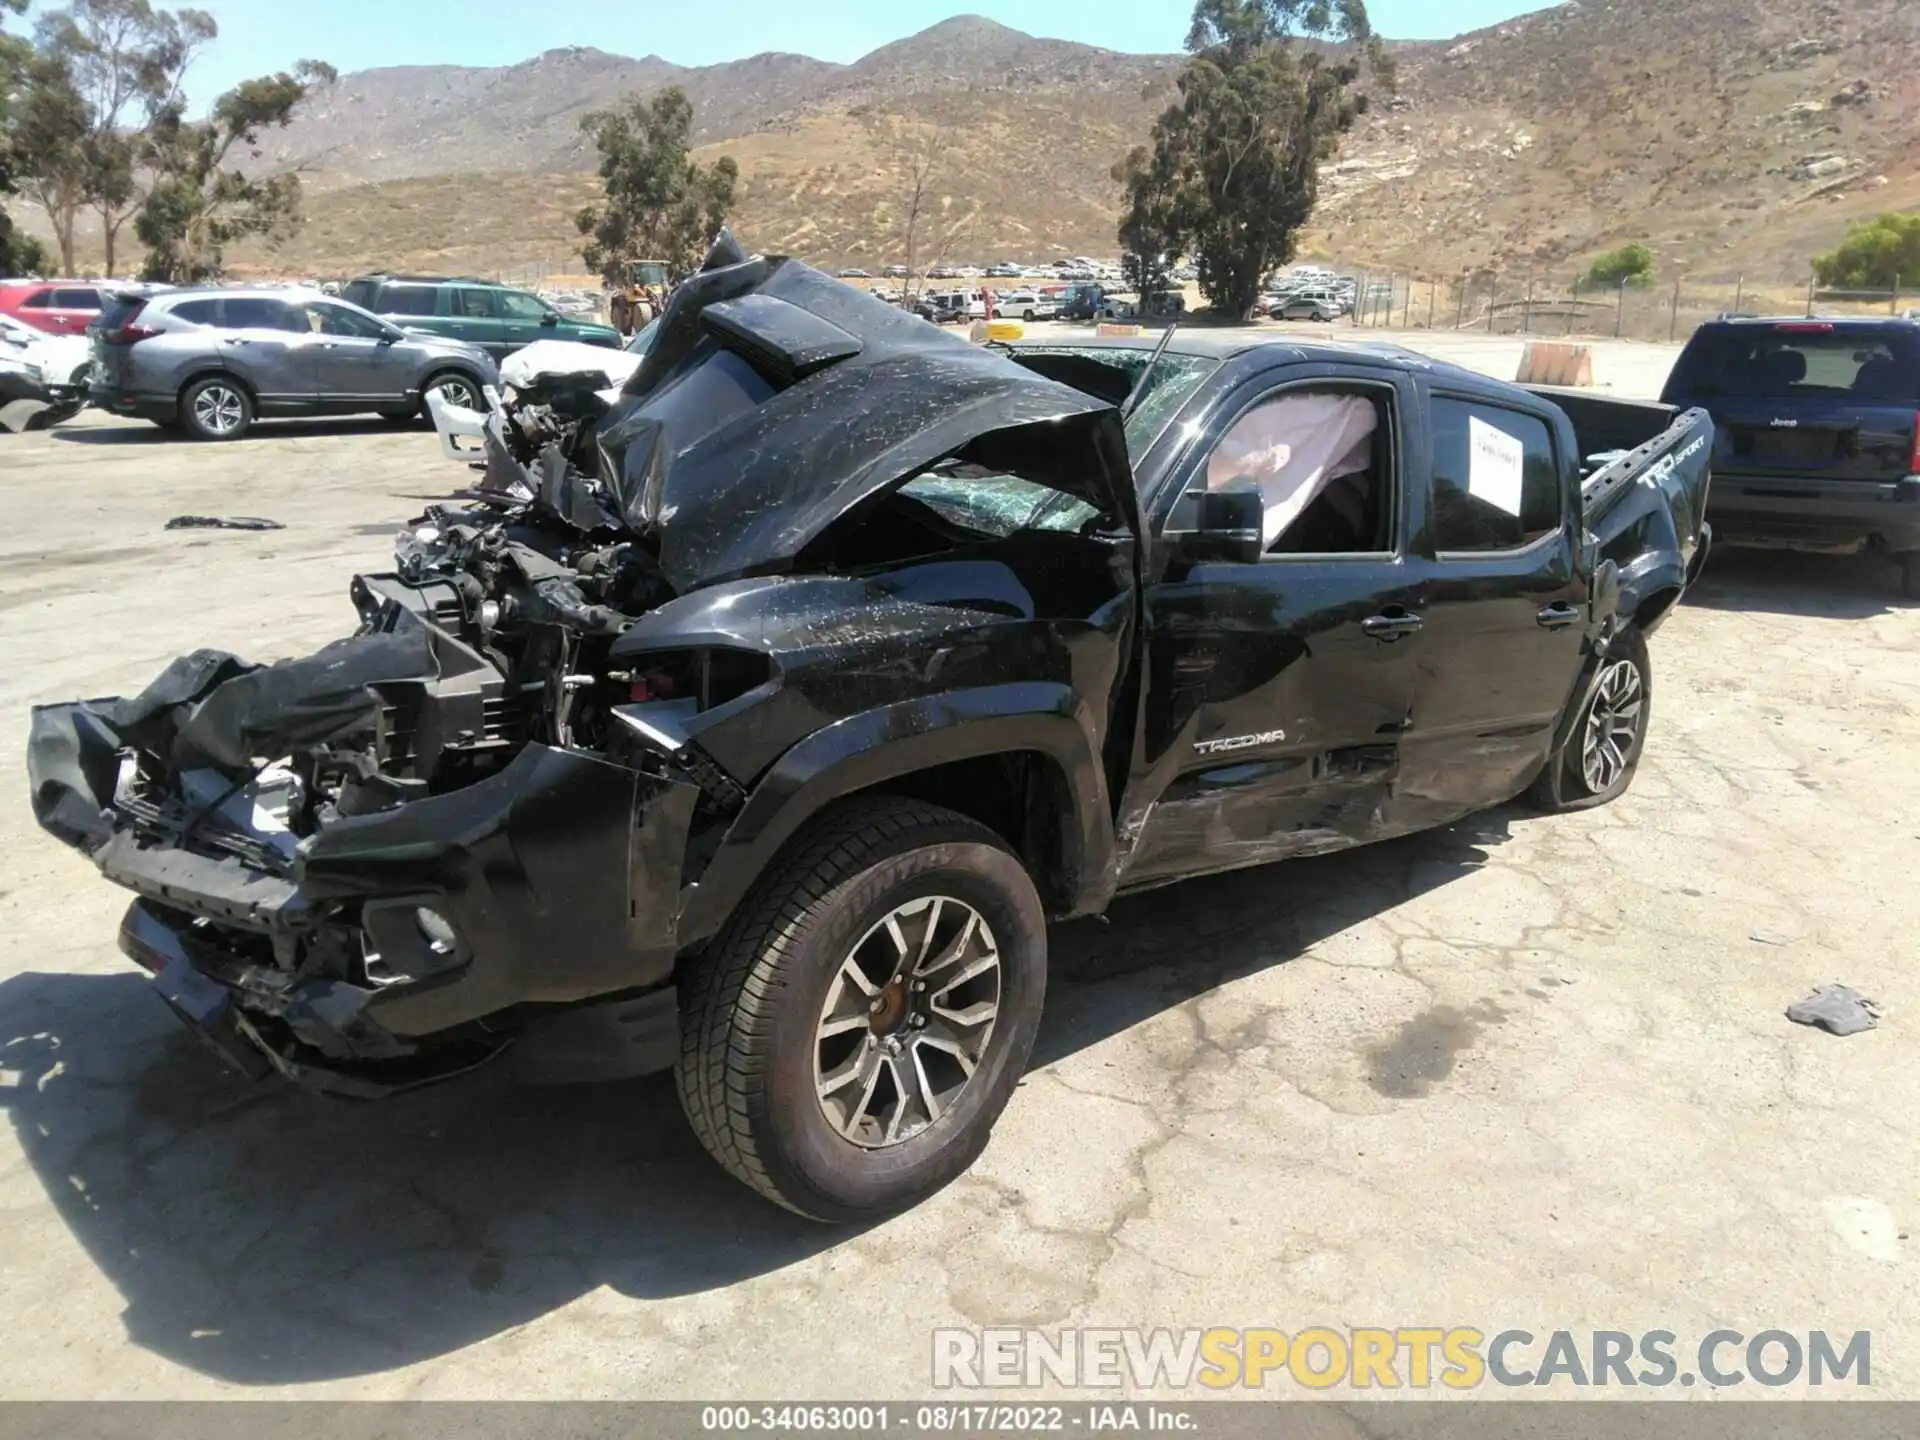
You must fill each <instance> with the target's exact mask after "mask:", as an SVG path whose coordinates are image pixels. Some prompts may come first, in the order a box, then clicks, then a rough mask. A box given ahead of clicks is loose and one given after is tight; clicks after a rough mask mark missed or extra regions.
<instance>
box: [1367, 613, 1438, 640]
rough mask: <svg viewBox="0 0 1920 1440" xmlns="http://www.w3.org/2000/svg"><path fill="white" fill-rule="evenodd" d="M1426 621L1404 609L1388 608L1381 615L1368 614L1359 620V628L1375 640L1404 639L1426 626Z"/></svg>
mask: <svg viewBox="0 0 1920 1440" xmlns="http://www.w3.org/2000/svg"><path fill="white" fill-rule="evenodd" d="M1426 623H1427V622H1426V621H1424V620H1422V619H1421V618H1420V617H1419V616H1418V615H1414V614H1412V613H1410V612H1408V611H1406V610H1400V609H1394V610H1389V611H1387V612H1386V613H1385V614H1383V615H1369V616H1368V617H1367V618H1366V619H1365V620H1362V621H1361V622H1360V629H1361V630H1362V631H1363V632H1364V633H1366V634H1368V635H1371V636H1372V637H1373V638H1374V639H1376V640H1387V641H1393V640H1404V639H1406V638H1407V636H1409V635H1417V634H1418V633H1419V632H1420V631H1421V630H1422V629H1424V628H1425V626H1426Z"/></svg>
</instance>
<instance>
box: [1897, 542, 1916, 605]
mask: <svg viewBox="0 0 1920 1440" xmlns="http://www.w3.org/2000/svg"><path fill="white" fill-rule="evenodd" d="M1900 593H1901V594H1902V595H1904V596H1906V598H1907V599H1909V600H1920V550H1909V551H1907V552H1906V554H1904V555H1902V556H1901V557H1900Z"/></svg>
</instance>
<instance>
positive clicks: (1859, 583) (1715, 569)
mask: <svg viewBox="0 0 1920 1440" xmlns="http://www.w3.org/2000/svg"><path fill="white" fill-rule="evenodd" d="M1687 604H1689V605H1698V606H1703V607H1705V608H1706V609H1709V610H1738V611H1742V612H1746V613H1759V614H1770V615H1805V616H1810V617H1814V618H1818V619H1828V620H1866V619H1869V618H1871V617H1872V616H1875V615H1884V614H1886V613H1887V612H1888V611H1889V610H1898V609H1901V608H1903V607H1905V606H1908V605H1915V604H1920V602H1916V601H1910V600H1906V599H1904V598H1902V596H1901V594H1900V567H1899V566H1897V565H1895V564H1894V563H1893V562H1892V561H1891V560H1889V559H1888V558H1887V557H1886V556H1884V555H1875V554H1871V553H1868V554H1863V555H1801V554H1796V553H1794V552H1792V551H1785V550H1738V549H1735V548H1733V547H1732V546H1720V547H1717V548H1716V549H1715V550H1714V552H1713V554H1712V555H1711V556H1710V557H1708V560H1707V568H1706V569H1705V571H1703V572H1702V573H1701V576H1700V579H1699V580H1698V582H1696V583H1695V584H1694V586H1693V587H1692V588H1691V589H1690V590H1688V591H1687Z"/></svg>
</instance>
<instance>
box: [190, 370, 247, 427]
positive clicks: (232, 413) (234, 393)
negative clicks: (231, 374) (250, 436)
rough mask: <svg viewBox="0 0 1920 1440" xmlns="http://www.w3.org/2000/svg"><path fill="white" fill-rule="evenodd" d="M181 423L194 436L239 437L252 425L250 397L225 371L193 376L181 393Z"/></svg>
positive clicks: (244, 388)
mask: <svg viewBox="0 0 1920 1440" xmlns="http://www.w3.org/2000/svg"><path fill="white" fill-rule="evenodd" d="M180 423H181V425H182V426H183V427H184V428H185V429H186V432H187V433H188V434H189V435H191V436H193V437H194V438H195V439H196V440H238V439H239V438H240V437H241V436H242V435H244V434H246V433H247V431H249V430H251V429H252V428H253V397H252V396H251V395H249V394H248V393H247V390H246V387H245V386H244V385H242V384H241V383H240V382H239V381H237V380H230V379H228V378H227V377H226V376H225V375H215V376H213V377H211V378H209V379H206V380H196V381H194V382H193V384H191V385H189V386H188V387H187V388H186V390H185V391H184V392H182V394H181V396H180Z"/></svg>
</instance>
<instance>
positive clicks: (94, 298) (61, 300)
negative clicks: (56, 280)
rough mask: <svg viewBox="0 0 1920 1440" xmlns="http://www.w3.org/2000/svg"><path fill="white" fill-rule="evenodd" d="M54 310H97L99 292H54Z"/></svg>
mask: <svg viewBox="0 0 1920 1440" xmlns="http://www.w3.org/2000/svg"><path fill="white" fill-rule="evenodd" d="M53 308H54V309H55V310H98V309H99V308H100V292H99V291H98V290H91V289H87V290H75V289H68V290H56V291H54V292H53Z"/></svg>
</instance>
